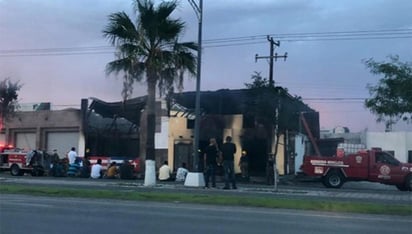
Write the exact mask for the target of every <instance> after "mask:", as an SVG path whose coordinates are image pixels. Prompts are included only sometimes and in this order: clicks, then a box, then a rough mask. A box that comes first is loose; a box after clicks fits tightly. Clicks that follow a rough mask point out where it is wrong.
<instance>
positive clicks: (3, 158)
mask: <svg viewBox="0 0 412 234" xmlns="http://www.w3.org/2000/svg"><path fill="white" fill-rule="evenodd" d="M0 170H6V171H10V174H11V175H13V176H22V175H24V173H30V174H31V175H32V176H42V175H43V174H44V166H43V155H42V154H41V153H40V152H37V151H29V152H27V151H23V150H20V149H17V148H13V147H12V146H0Z"/></svg>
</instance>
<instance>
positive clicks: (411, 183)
mask: <svg viewBox="0 0 412 234" xmlns="http://www.w3.org/2000/svg"><path fill="white" fill-rule="evenodd" d="M405 187H406V189H407V190H409V191H412V174H409V175H408V176H407V177H406V183H405Z"/></svg>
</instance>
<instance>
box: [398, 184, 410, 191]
mask: <svg viewBox="0 0 412 234" xmlns="http://www.w3.org/2000/svg"><path fill="white" fill-rule="evenodd" d="M396 188H398V190H399V191H408V188H406V186H405V185H404V184H397V185H396Z"/></svg>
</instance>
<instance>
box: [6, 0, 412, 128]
mask: <svg viewBox="0 0 412 234" xmlns="http://www.w3.org/2000/svg"><path fill="white" fill-rule="evenodd" d="M156 2H159V1H156ZM195 2H198V1H196V0H195ZM119 11H125V12H126V13H128V14H129V15H130V17H131V18H134V17H135V15H134V14H133V11H132V1H131V0H0V79H1V80H3V79H4V78H6V77H9V78H10V79H11V80H12V81H19V82H20V83H21V84H22V85H23V87H22V88H21V90H20V93H19V102H20V103H36V102H51V103H52V106H55V107H56V108H57V107H68V106H75V107H80V99H82V98H88V97H96V98H99V99H102V100H104V101H107V102H114V101H120V100H121V98H122V97H121V90H122V79H121V77H115V76H114V75H110V76H108V75H106V73H105V66H106V64H107V63H108V62H110V61H112V60H114V59H115V57H114V49H113V48H112V47H110V45H109V43H108V41H107V40H106V39H105V38H104V37H103V35H102V30H103V29H104V27H105V26H106V25H107V23H108V15H109V14H111V13H114V12H119ZM410 12H412V1H410V0H362V1H359V0H342V1H330V0H225V1H222V0H204V1H203V27H202V33H203V53H202V66H201V69H202V72H201V90H202V91H206V90H218V89H241V88H245V83H250V82H251V81H252V80H251V76H252V74H254V72H260V73H261V75H262V76H263V77H268V76H269V61H268V60H267V59H258V60H255V55H256V54H258V55H259V56H268V55H269V53H270V44H269V41H268V40H267V36H269V37H271V38H273V40H274V41H279V42H280V46H279V47H275V53H278V55H284V54H285V53H287V54H288V57H287V59H286V61H284V59H278V60H277V61H276V62H275V63H274V81H275V84H276V85H280V86H283V87H285V88H287V89H288V90H289V93H290V94H292V95H296V96H300V97H302V99H303V101H304V102H305V103H307V104H308V105H309V106H310V107H312V108H313V109H315V110H316V111H319V113H320V126H321V128H322V129H333V128H335V127H338V126H344V127H348V128H349V129H350V131H351V132H358V131H363V130H365V129H367V130H369V131H383V130H384V129H385V126H384V124H383V123H376V117H375V116H374V115H372V114H371V113H370V112H369V110H367V109H365V107H364V105H363V102H364V101H363V100H364V99H365V98H368V97H370V96H369V92H368V89H367V85H368V84H370V85H375V84H377V82H378V80H379V78H381V76H376V75H372V74H371V73H370V72H369V70H368V69H367V68H366V67H365V65H364V63H363V62H362V61H364V60H365V59H369V58H373V59H374V60H376V61H388V56H390V55H398V56H399V57H400V60H401V61H412V47H411V46H410V45H411V43H412V17H411V14H410ZM173 17H174V18H180V19H181V20H182V21H184V22H185V26H186V28H185V31H184V34H183V35H182V38H181V41H195V42H197V32H198V20H197V18H196V15H195V12H194V10H193V9H192V7H191V6H190V4H189V2H188V1H186V0H180V1H179V7H178V9H177V10H176V12H174V14H173ZM195 87H196V82H195V79H194V78H190V77H188V79H187V81H186V82H185V85H184V91H194V90H195ZM146 93H147V92H146V84H145V83H140V84H136V85H135V87H134V92H133V97H137V96H142V95H145V94H146ZM393 130H395V131H403V130H408V131H411V130H412V124H409V125H407V124H398V125H396V126H394V128H393Z"/></svg>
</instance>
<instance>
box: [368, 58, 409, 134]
mask: <svg viewBox="0 0 412 234" xmlns="http://www.w3.org/2000/svg"><path fill="white" fill-rule="evenodd" d="M389 60H390V61H389V62H376V61H374V60H373V59H368V60H365V61H364V63H365V65H366V67H367V68H369V69H370V72H371V73H372V74H375V75H383V77H382V78H381V79H380V80H379V82H378V84H377V85H368V87H367V88H368V89H369V93H370V95H371V97H370V98H369V99H366V100H365V106H366V107H367V108H368V109H369V110H370V111H371V112H372V113H373V114H375V115H376V116H377V122H385V124H386V127H387V129H390V127H391V125H392V124H394V123H397V122H398V121H400V120H403V121H405V122H407V123H410V122H411V121H412V63H410V62H401V61H400V60H399V57H398V56H389Z"/></svg>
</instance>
